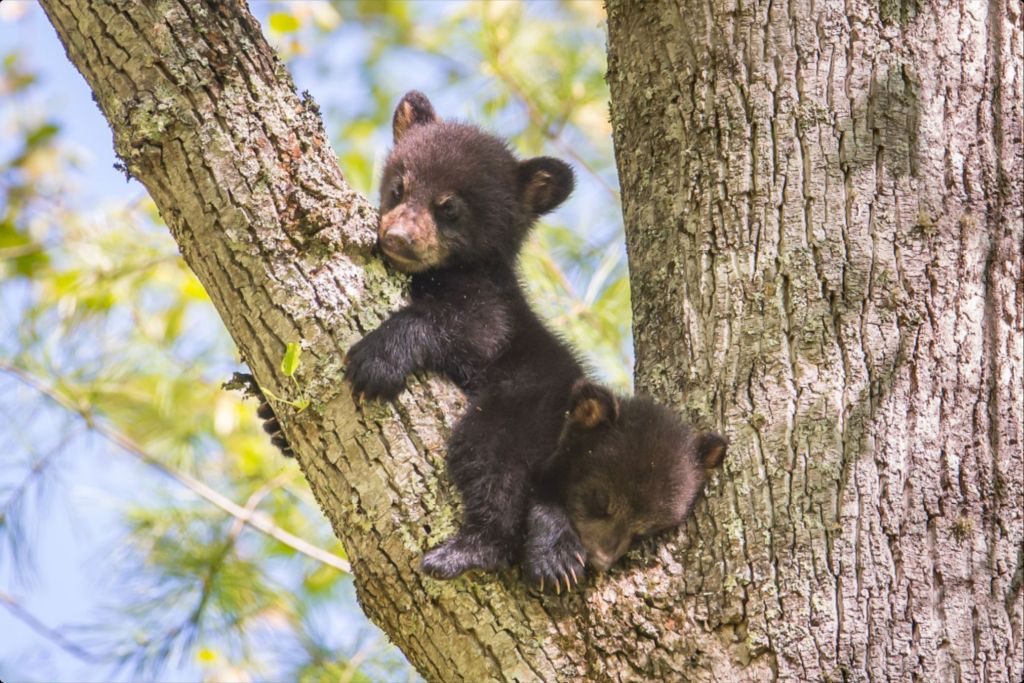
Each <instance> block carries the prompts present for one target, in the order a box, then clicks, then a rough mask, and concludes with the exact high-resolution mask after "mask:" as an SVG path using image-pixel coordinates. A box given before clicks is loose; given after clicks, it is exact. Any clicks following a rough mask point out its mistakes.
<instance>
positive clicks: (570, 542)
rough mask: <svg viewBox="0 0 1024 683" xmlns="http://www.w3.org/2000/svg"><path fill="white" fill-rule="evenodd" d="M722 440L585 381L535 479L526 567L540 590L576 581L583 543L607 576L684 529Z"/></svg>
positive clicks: (716, 461)
mask: <svg viewBox="0 0 1024 683" xmlns="http://www.w3.org/2000/svg"><path fill="white" fill-rule="evenodd" d="M725 451H726V442H725V439H723V438H722V437H721V436H719V435H718V434H715V433H714V432H705V433H699V432H697V431H695V430H694V429H692V428H691V427H690V426H689V425H687V424H685V423H683V422H681V421H680V420H679V418H677V417H676V415H675V414H674V413H673V412H672V411H670V410H668V409H667V408H665V407H663V406H660V405H658V404H656V403H654V402H653V401H651V400H650V399H647V398H643V397H634V398H626V399H621V400H620V399H618V398H617V397H616V396H615V395H614V394H612V393H611V392H610V391H609V390H608V389H606V388H604V387H602V386H599V385H597V384H594V383H592V382H589V381H587V380H579V381H578V382H576V384H575V385H574V386H573V388H572V396H571V399H570V410H569V415H568V417H567V419H566V424H565V427H564V430H563V432H562V435H561V438H560V439H559V442H558V446H557V448H556V450H555V451H554V452H553V453H552V455H551V456H550V458H549V459H548V461H547V462H546V463H545V464H544V465H543V466H542V468H541V470H540V472H539V473H538V474H537V486H536V494H535V495H536V499H537V502H536V503H535V504H534V505H533V507H532V508H531V510H530V515H529V536H528V540H527V547H526V551H525V560H524V569H525V572H526V575H527V577H528V578H529V579H530V580H531V581H533V582H534V583H535V584H539V585H540V587H541V589H542V590H543V589H544V587H545V583H547V586H548V587H550V586H551V583H550V582H551V581H554V582H555V585H554V588H555V589H556V590H558V591H561V583H560V582H564V583H565V585H566V588H569V587H570V583H569V578H570V575H571V576H572V578H573V582H575V581H576V579H577V578H578V577H577V575H576V573H575V568H576V567H578V566H579V565H580V563H581V559H582V558H578V557H576V556H575V554H576V552H578V551H577V548H576V546H577V544H579V545H582V547H583V548H584V550H585V555H586V562H587V564H588V565H590V566H591V567H593V568H594V569H597V570H598V571H605V570H607V569H608V567H610V566H611V565H612V564H613V563H614V562H615V561H616V560H618V559H619V558H620V557H622V555H623V554H625V553H626V551H627V550H629V547H630V545H631V544H632V543H633V541H634V540H635V539H637V538H640V537H643V536H649V535H652V534H655V533H658V532H659V531H664V530H666V529H669V528H672V527H675V526H677V525H679V524H680V523H682V522H683V520H684V519H685V518H686V516H687V514H689V511H690V509H691V508H692V507H693V503H694V502H695V501H696V500H697V499H698V498H699V497H700V495H701V494H702V492H703V490H704V484H705V483H706V481H707V478H708V474H709V471H710V470H712V469H714V468H715V467H718V466H719V465H720V464H721V463H722V460H723V459H724V457H725Z"/></svg>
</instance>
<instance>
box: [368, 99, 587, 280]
mask: <svg viewBox="0 0 1024 683" xmlns="http://www.w3.org/2000/svg"><path fill="white" fill-rule="evenodd" d="M392 129H393V132H394V147H393V148H392V150H391V153H390V154H389V155H388V158H387V161H386V162H385V166H384V173H383V176H382V178H381V186H380V187H381V190H380V215H381V220H380V229H379V231H378V234H377V237H378V243H379V245H380V248H381V250H382V251H383V253H384V255H385V256H386V257H387V259H388V261H390V262H391V264H392V265H394V266H395V267H396V268H397V269H399V270H401V271H403V272H406V273H420V272H423V271H427V270H432V269H437V268H444V267H448V266H458V265H460V264H480V263H494V262H501V263H511V262H513V261H514V260H515V257H516V255H517V254H518V252H519V249H520V247H521V245H522V242H523V240H524V239H525V237H526V235H527V233H528V232H529V229H530V227H531V226H532V225H533V223H534V222H535V221H536V219H537V218H538V217H539V216H541V215H543V214H545V213H547V212H548V211H551V210H552V209H554V208H555V207H556V206H558V205H559V204H561V203H562V202H563V201H564V200H565V199H566V197H568V196H569V193H570V192H572V188H573V174H572V169H571V168H570V167H569V166H568V165H567V164H565V163H564V162H562V161H559V160H558V159H553V158H551V157H536V158H533V159H528V160H526V161H520V160H519V159H517V158H516V157H515V155H513V154H512V152H511V151H509V149H508V147H507V146H506V145H505V143H504V142H503V141H501V140H500V139H499V138H497V137H495V136H493V135H490V134H488V133H485V132H484V131H482V130H480V129H479V128H477V127H475V126H472V125H470V124H467V123H458V122H452V121H442V120H441V119H440V118H438V116H437V114H435V113H434V107H433V106H432V105H431V104H430V100H428V99H427V97H426V96H425V95H423V93H420V92H417V91H415V90H413V91H410V92H408V93H406V95H405V96H404V97H403V98H402V100H401V102H399V103H398V106H397V107H396V109H395V115H394V119H393V121H392Z"/></svg>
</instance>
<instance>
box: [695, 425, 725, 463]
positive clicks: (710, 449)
mask: <svg viewBox="0 0 1024 683" xmlns="http://www.w3.org/2000/svg"><path fill="white" fill-rule="evenodd" d="M728 445H729V442H728V441H726V440H725V439H724V438H722V436H721V435H720V434H716V433H715V432H705V433H704V434H701V435H700V439H699V440H698V441H697V457H698V458H700V464H701V465H703V466H704V469H706V470H713V469H715V468H716V467H718V466H719V465H721V464H722V461H723V460H725V449H726V446H728Z"/></svg>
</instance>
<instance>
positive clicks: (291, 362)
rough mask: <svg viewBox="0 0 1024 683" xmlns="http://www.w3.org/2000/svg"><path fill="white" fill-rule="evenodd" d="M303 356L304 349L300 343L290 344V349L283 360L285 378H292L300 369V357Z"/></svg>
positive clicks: (282, 370) (282, 367) (282, 369)
mask: <svg viewBox="0 0 1024 683" xmlns="http://www.w3.org/2000/svg"><path fill="white" fill-rule="evenodd" d="M301 355H302V347H301V346H299V344H298V342H289V343H288V348H287V349H286V350H285V352H284V358H282V359H281V372H283V373H284V376H285V377H291V376H292V375H294V374H295V371H296V370H298V369H299V356H301Z"/></svg>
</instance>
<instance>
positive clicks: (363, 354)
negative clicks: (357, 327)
mask: <svg viewBox="0 0 1024 683" xmlns="http://www.w3.org/2000/svg"><path fill="white" fill-rule="evenodd" d="M345 360H346V365H345V378H346V379H347V380H348V381H349V382H350V383H351V384H352V395H353V396H362V397H363V398H365V399H368V400H371V401H372V400H374V399H382V400H385V401H390V400H391V399H393V398H396V397H397V396H398V395H399V394H400V393H402V390H403V389H404V388H405V376H406V374H407V372H406V369H405V368H404V367H401V365H400V364H399V363H395V362H394V361H392V360H391V359H390V358H389V356H388V353H387V348H386V347H385V346H384V344H383V343H381V341H380V337H379V336H378V335H377V334H376V332H371V333H370V334H368V335H367V336H366V337H364V338H363V339H361V340H360V341H358V342H356V343H355V344H353V345H352V348H351V349H349V351H348V355H347V356H346V357H345Z"/></svg>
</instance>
